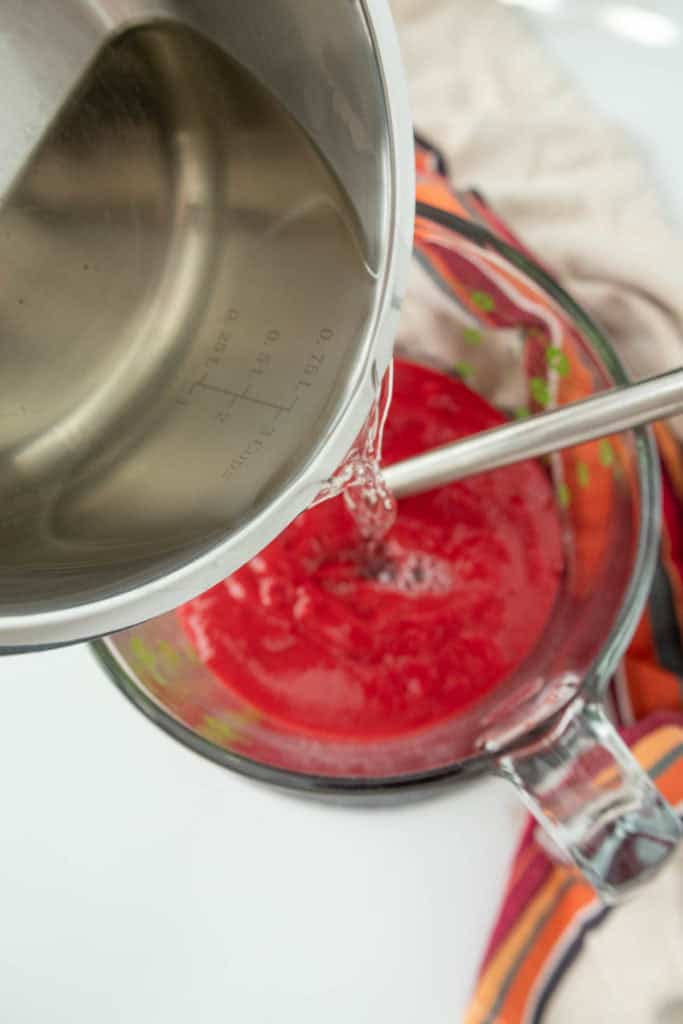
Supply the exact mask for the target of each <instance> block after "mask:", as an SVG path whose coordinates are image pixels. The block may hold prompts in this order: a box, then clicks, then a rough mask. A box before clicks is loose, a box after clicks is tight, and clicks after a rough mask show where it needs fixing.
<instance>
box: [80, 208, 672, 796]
mask: <svg viewBox="0 0 683 1024" xmlns="http://www.w3.org/2000/svg"><path fill="white" fill-rule="evenodd" d="M416 212H417V215H418V216H421V217H425V218H427V219H430V220H433V221H436V222H438V223H440V224H442V225H444V226H445V227H448V228H450V229H451V230H453V231H454V232H456V233H457V234H460V235H463V236H465V237H466V238H468V239H470V240H471V241H473V242H475V243H476V244H477V245H479V246H480V247H482V248H489V249H493V250H494V251H496V252H497V253H498V254H499V255H501V256H502V257H503V258H504V259H506V260H508V262H510V263H511V264H512V265H513V266H515V267H517V268H518V269H519V270H521V271H522V272H523V273H525V274H526V275H527V276H528V277H530V278H531V280H533V281H534V282H535V283H536V284H537V285H539V286H540V287H541V288H542V289H543V290H544V291H545V292H546V293H547V294H548V295H549V296H550V297H551V298H552V299H553V300H554V301H555V302H556V303H557V304H558V306H559V307H560V308H561V309H562V310H563V311H564V312H565V313H566V314H567V315H568V316H569V317H571V319H572V321H573V323H574V324H575V326H576V327H578V329H579V330H580V331H581V333H582V335H583V336H585V338H586V340H587V341H588V342H589V344H590V346H591V348H592V349H593V350H594V351H595V353H596V355H597V356H598V358H599V359H600V361H601V363H602V364H603V366H604V368H605V370H606V371H607V373H608V374H609V376H610V378H611V379H612V381H613V382H614V384H615V385H617V386H620V385H625V384H628V383H630V380H629V377H628V375H627V374H626V372H625V370H624V368H623V365H622V363H621V360H620V359H619V357H618V356H617V354H616V352H615V351H614V349H613V347H612V345H611V344H610V342H609V341H608V340H607V338H606V337H605V335H604V334H603V333H602V331H601V330H600V328H599V327H598V326H597V325H596V324H595V322H594V321H593V320H592V318H591V317H590V316H589V315H588V314H587V313H586V312H585V310H584V309H583V308H582V307H581V306H580V305H579V304H578V303H577V302H575V300H574V299H572V298H571V296H570V295H569V294H568V292H566V291H565V289H564V288H563V287H562V286H561V285H560V284H558V282H557V281H556V280H555V279H554V278H553V277H552V276H551V274H550V273H548V272H547V271H546V270H544V269H543V268H542V267H541V266H540V265H539V264H538V263H536V262H535V261H534V260H532V259H531V258H530V257H528V256H526V255H525V254H524V253H522V252H521V251H520V250H519V249H517V248H515V247H514V246H513V245H511V244H509V243H508V242H505V241H503V240H502V239H500V238H498V237H497V236H496V235H494V234H493V233H492V232H490V231H489V230H488V229H487V228H484V227H483V226H481V225H479V224H474V223H472V222H470V221H467V220H463V219H462V218H460V217H458V216H456V215H455V214H452V213H449V212H447V211H444V210H441V209H438V208H436V207H431V206H429V205H428V204H425V203H421V202H418V203H417V204H416ZM622 433H625V434H628V435H631V436H632V437H633V440H634V446H635V454H636V463H637V469H638V486H639V494H640V522H639V529H638V542H637V547H636V552H635V558H634V563H633V569H632V571H631V576H630V579H629V582H628V586H627V588H626V591H625V593H624V596H623V598H622V601H621V606H620V609H619V613H618V614H617V616H616V619H615V621H614V623H613V625H612V628H611V630H610V633H609V635H608V636H607V638H606V640H605V642H604V644H603V646H602V647H601V649H600V651H599V652H598V654H597V655H596V657H595V659H594V660H593V663H592V664H591V665H590V666H589V668H588V669H587V671H586V673H585V675H584V678H583V680H582V682H581V684H580V686H579V688H578V689H577V692H576V693H575V694H572V695H571V696H570V697H569V698H568V700H567V701H566V702H565V703H564V704H563V706H562V707H561V708H558V709H553V711H552V712H551V713H550V714H549V716H548V718H547V719H545V721H543V722H542V723H539V724H537V725H535V726H533V727H532V728H531V729H530V730H529V731H528V732H527V733H525V734H523V735H522V736H519V735H517V736H515V739H514V740H513V741H511V743H510V744H509V746H508V747H507V748H501V750H500V751H497V752H496V753H495V754H493V753H489V752H482V753H481V754H480V755H475V756H473V757H469V758H466V759H465V760H463V761H456V762H454V763H452V764H449V765H445V766H443V767H441V768H436V769H432V770H430V771H426V772H417V773H408V774H405V775H398V776H385V777H377V778H372V779H370V778H361V777H352V776H339V777H336V776H331V775H316V774H306V773H303V772H295V771H291V770H289V769H286V768H278V767H275V766H272V765H268V764H265V763H263V762H260V761H256V760H252V759H251V758H249V757H248V756H246V755H244V754H239V753H235V752H234V751H230V750H226V749H225V748H223V747H218V746H216V745H215V744H213V743H210V742H209V741H208V740H205V739H204V738H203V737H202V736H200V735H199V734H198V733H196V732H193V730H191V729H190V728H188V727H187V726H186V725H183V724H182V722H180V721H179V720H178V719H176V718H175V717H174V716H173V715H171V714H169V713H168V712H167V711H165V710H164V708H163V707H162V706H161V705H160V704H158V703H157V702H156V701H155V700H154V699H153V698H152V697H151V696H149V695H148V694H147V693H146V692H145V690H143V689H142V687H141V686H140V685H139V684H138V683H137V681H136V680H135V678H134V676H133V674H132V672H130V671H128V670H127V669H125V668H124V667H123V666H122V665H121V663H120V662H119V660H118V659H117V658H116V657H115V655H114V654H113V653H112V652H111V650H110V648H109V646H108V643H107V638H100V639H98V640H95V641H93V642H92V643H91V649H92V650H93V653H94V654H95V657H96V658H97V660H98V662H99V664H100V665H101V667H102V668H103V669H104V670H105V672H106V673H107V675H108V676H109V677H110V678H111V679H112V680H113V682H114V683H115V684H116V686H117V687H118V689H119V690H120V691H121V692H122V693H123V694H124V695H125V696H126V697H127V698H128V699H129V700H130V701H131V702H132V703H133V705H134V706H135V707H136V708H137V709H138V710H140V711H142V712H143V713H144V714H145V715H146V716H147V717H148V718H150V719H151V720H152V721H153V722H154V723H155V724H156V725H157V726H159V727H160V728H161V729H163V730H164V731H165V732H166V733H167V734H168V735H170V736H171V737H173V738H174V739H175V740H177V741H178V742H179V743H181V744H182V745H183V746H185V747H188V748H189V749H190V750H192V751H193V752H194V753H196V754H199V755H201V756H202V757H204V758H206V759H208V760H210V761H213V762H214V763H215V764H218V765H220V766H221V767H223V768H230V769H232V770H233V771H237V772H238V773H240V774H242V775H246V776H248V777H250V778H253V779H256V780H257V781H261V782H267V783H270V784H272V785H276V786H279V787H281V788H283V787H284V788H287V789H290V790H291V789H294V790H298V791H300V792H302V793H308V794H311V795H319V796H326V795H329V796H336V797H343V796H344V795H348V796H349V797H352V796H355V797H357V796H360V795H363V794H369V795H372V794H374V795H375V796H385V797H389V796H390V795H391V794H392V793H402V792H406V791H409V790H414V789H420V790H422V791H425V792H427V791H431V790H435V789H438V788H440V787H441V786H442V785H443V784H446V783H449V782H454V781H458V780H460V779H465V778H471V777H473V776H477V775H481V774H483V773H485V772H486V771H487V770H488V771H491V769H492V766H495V763H496V760H498V759H499V758H500V757H501V756H502V755H503V754H505V752H506V750H507V751H509V750H511V749H516V748H518V747H520V746H522V745H524V744H525V743H527V742H529V741H530V740H532V739H533V738H534V737H536V736H537V735H538V734H539V733H541V734H542V733H543V732H544V731H545V730H546V729H547V728H549V727H551V726H552V724H553V723H554V721H555V720H556V719H557V718H558V717H559V716H561V715H562V714H563V713H564V711H565V710H566V707H567V706H568V705H569V704H571V703H573V702H574V701H575V700H577V699H581V698H583V699H584V700H586V701H587V702H588V703H591V702H596V701H601V700H602V699H603V698H604V695H605V691H606V688H607V686H608V685H609V680H610V677H611V676H612V674H613V672H614V670H615V669H616V667H617V664H618V662H619V660H620V658H621V657H622V655H623V654H624V653H625V651H626V648H627V646H628V643H629V641H630V639H631V637H632V635H633V632H634V630H635V628H636V626H637V624H638V620H639V618H640V615H641V613H642V611H643V608H644V606H645V603H646V601H647V597H648V594H649V592H650V587H651V584H652V579H653V577H654V572H655V567H656V561H657V550H658V537H659V530H660V518H661V511H660V510H661V478H660V472H659V463H658V459H657V453H656V448H655V444H654V441H653V436H652V431H651V430H650V429H649V428H647V427H638V428H636V429H634V430H630V431H624V432H622Z"/></svg>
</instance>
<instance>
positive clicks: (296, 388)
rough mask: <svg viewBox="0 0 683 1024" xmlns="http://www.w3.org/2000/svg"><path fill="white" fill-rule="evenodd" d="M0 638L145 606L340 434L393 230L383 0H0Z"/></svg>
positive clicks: (387, 24)
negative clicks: (0, 97) (322, 0)
mask: <svg viewBox="0 0 683 1024" xmlns="http://www.w3.org/2000/svg"><path fill="white" fill-rule="evenodd" d="M0 80H1V81H2V87H3V95H4V97H5V102H4V104H3V110H2V112H1V113H0V133H1V135H0V137H1V139H2V146H1V147H0V197H1V199H2V205H1V206H0V265H1V266H2V268H3V271H2V275H1V277H0V317H1V321H0V381H1V382H2V405H1V407H0V647H4V648H14V649H17V648H19V649H21V648H30V647H34V646H39V645H40V646H42V645H52V644H59V643H66V642H70V641H74V640H78V639H83V638H86V637H90V636H95V635H100V634H103V633H107V632H111V631H113V630H117V629H119V628H122V627H124V626H129V625H131V624H133V623H135V622H138V621H141V620H144V619H147V618H150V617H151V616H154V615H157V614H159V613H161V612H164V611H166V610H168V609H170V608H172V607H174V606H176V605H178V604H180V603H181V602H182V601H184V600H186V599H187V598H189V597H190V596H192V595H195V594H197V593H199V592H200V591H202V590H203V589H205V588H207V587H209V586H210V585H212V584H214V583H215V582H217V581H218V580H219V579H220V578H222V577H223V576H225V575H227V574H228V573H230V572H231V571H232V570H234V569H235V568H236V567H237V566H238V565H240V564H241V563H242V562H244V561H245V560H246V559H247V558H249V557H251V556H252V555H253V554H254V553H255V552H256V551H257V550H259V549H260V548H261V547H262V546H264V545H265V544H266V543H268V542H269V541H270V540H271V539H272V538H273V537H274V536H275V535H276V534H277V533H278V532H279V531H280V530H282V529H283V528H284V527H285V526H286V525H287V523H288V522H290V521H291V520H292V519H293V517H294V516H295V515H296V514H298V513H299V512H300V511H301V510H302V509H303V508H304V507H305V506H306V505H307V504H308V503H309V502H310V501H311V500H312V498H313V497H314V496H315V494H316V493H317V491H318V490H319V489H320V487H321V485H322V484H323V482H324V481H325V480H326V479H327V478H328V477H329V476H330V474H331V473H332V472H333V471H334V469H335V468H336V466H337V465H338V464H339V462H340V461H341V460H342V458H343V456H344V455H345V453H346V451H347V450H348V448H349V447H350V445H351V443H352V441H353V439H354V437H355V435H356V433H357V432H358V430H359V429H360V427H361V425H362V422H363V419H364V417H365V416H366V415H367V412H368V410H369V407H370V404H371V401H372V399H373V396H374V390H375V387H376V384H377V382H378V380H379V379H380V378H381V376H382V374H383V371H384V369H385V367H386V365H387V363H388V360H389V358H390V353H391V346H392V340H393V335H394V331H395V327H396V317H397V312H398V307H399V304H400V299H401V289H402V283H403V278H404V272H405V270H406V267H407V260H408V255H409V252H410V244H411V237H412V216H413V181H412V144H411V132H410V119H409V116H408V110H407V103H406V99H405V92H404V85H403V79H402V75H401V69H400V62H399V56H398V50H397V46H396V41H395V38H394V34H393V28H392V25H391V20H390V16H389V11H388V7H387V4H386V0H344V2H341V0H335V2H334V3H332V2H328V3H325V4H321V3H320V0H259V2H258V3H254V2H253V0H175V2H174V0H61V2H60V3H59V4H55V3H54V0H31V2H30V3H27V2H26V0H3V3H2V5H1V6H0Z"/></svg>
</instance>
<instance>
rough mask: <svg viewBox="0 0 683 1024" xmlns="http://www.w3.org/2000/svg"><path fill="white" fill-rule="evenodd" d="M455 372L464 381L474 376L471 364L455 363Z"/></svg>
mask: <svg viewBox="0 0 683 1024" xmlns="http://www.w3.org/2000/svg"><path fill="white" fill-rule="evenodd" d="M455 372H456V373H457V375H458V376H459V377H461V378H462V379H463V380H464V381H468V380H471V379H472V377H473V376H474V367H473V366H472V364H471V363H465V362H461V363H456V364H455Z"/></svg>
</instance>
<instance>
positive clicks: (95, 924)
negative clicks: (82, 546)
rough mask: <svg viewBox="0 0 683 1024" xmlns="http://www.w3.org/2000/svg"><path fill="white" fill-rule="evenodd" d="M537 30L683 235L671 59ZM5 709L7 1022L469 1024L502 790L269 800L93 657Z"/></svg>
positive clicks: (69, 654) (19, 669) (40, 668)
mask: <svg viewBox="0 0 683 1024" xmlns="http://www.w3.org/2000/svg"><path fill="white" fill-rule="evenodd" d="M529 2H530V0H529ZM533 6H535V7H537V8H539V7H542V6H543V4H542V3H541V2H540V0H537V2H536V3H534V4H533ZM578 6H579V7H580V6H581V4H580V2H579V3H578ZM650 6H651V5H650ZM658 7H659V8H660V9H661V10H665V9H666V7H667V4H666V3H665V2H662V3H660V4H659V5H658ZM668 7H669V9H670V11H671V13H672V14H674V15H677V16H678V19H679V22H681V23H682V24H683V4H681V0H669V4H668ZM530 17H531V18H532V21H533V24H534V26H535V28H536V29H537V31H538V33H539V35H540V37H541V38H542V40H543V42H544V44H545V45H546V46H547V48H548V49H549V50H550V51H551V52H552V53H553V54H554V55H556V56H557V58H558V59H560V60H561V61H562V62H563V63H565V64H566V65H568V66H569V68H570V70H571V71H572V73H573V74H574V76H575V77H576V79H577V80H578V81H579V82H580V84H581V85H582V87H583V88H584V89H585V90H586V91H587V92H588V93H589V94H590V95H591V96H593V97H594V99H595V101H596V102H597V103H598V104H599V105H600V106H601V107H602V108H603V109H604V110H605V111H607V112H608V113H609V114H611V115H612V116H615V117H617V118H618V119H619V120H620V121H621V122H622V123H623V124H624V125H626V127H627V128H628V129H629V130H631V132H632V133H633V134H634V135H635V136H636V138H637V139H638V140H639V142H640V143H641V145H642V146H643V148H644V149H645V150H646V152H647V155H648V159H649V160H650V161H651V163H652V167H653V173H654V174H655V175H656V178H657V179H658V181H659V183H660V186H661V188H662V191H663V193H664V196H665V199H666V201H667V202H668V203H669V204H670V208H671V209H672V210H674V211H676V212H677V215H678V218H679V220H680V222H681V224H683V141H682V140H681V136H680V131H679V129H678V125H677V124H676V122H675V120H674V115H675V106H674V104H673V102H672V95H673V94H674V92H675V93H676V94H677V95H678V96H680V95H683V60H682V59H681V58H682V56H683V44H681V43H680V42H679V44H678V45H677V46H672V47H671V48H668V49H666V48H657V47H652V48H650V47H646V46H643V45H637V44H635V43H630V42H625V41H620V40H618V39H617V38H616V37H609V36H608V35H607V33H601V34H600V38H599V39H598V36H597V35H596V33H595V30H594V29H593V30H589V29H586V28H585V27H582V25H581V23H580V20H577V21H574V22H570V23H567V22H566V21H563V20H558V19H557V17H556V16H550V15H543V14H541V13H536V14H533V15H530ZM0 692H1V693H2V710H3V722H4V728H3V731H2V744H1V746H0V777H1V778H2V780H3V781H2V823H3V824H2V833H3V843H2V853H1V855H0V907H2V912H3V913H2V922H3V923H2V928H1V929H0V1018H1V1019H2V1020H3V1021H7V1022H8V1024H47V1022H49V1024H61V1022H64V1024H67V1022H68V1024H120V1022H123V1021H126V1022H130V1024H153V1022H157V1021H159V1022H161V1021H163V1022H164V1024H187V1022H192V1024H209V1022H213V1021H216V1020H223V1021H234V1022H236V1024H237V1022H238V1024H266V1022H271V1021H273V1022H274V1021H285V1022H290V1021H291V1022H296V1024H320V1022H325V1024H349V1022H353V1024H366V1022H367V1024H371V1022H372V1024H376V1022H384V1021H386V1022H391V1024H418V1022H419V1024H446V1022H447V1021H448V1022H453V1021H458V1020H459V1019H460V1018H461V1011H462V1008H463V1007H464V1005H465V1004H466V1001H467V995H468V991H469V989H470V986H471V984H472V980H473V977H474V972H475V969H476V964H477V961H478V957H479V953H480V950H481V948H482V947H483V944H484V943H485V941H486V937H487V934H488V930H489V928H490V925H491V922H492V920H493V916H494V914H495V910H496V907H497V905H498V901H499V898H500V895H501V891H502V886H503V882H504V878H505V873H506V869H507V865H508V863H509V858H510V856H511V854H512V851H513V849H514V845H515V843H516V838H517V832H518V828H519V824H520V822H521V820H522V814H521V811H520V810H519V808H518V806H517V803H516V800H515V797H514V796H513V794H511V793H509V792H508V790H507V788H506V787H505V785H504V784H503V783H500V782H495V781H488V782H484V783H480V784H478V785H475V786H472V787H470V788H468V789H464V790H458V791H451V792H449V793H447V794H445V795H444V796H442V797H440V798H437V799H432V800H430V801H425V802H421V803H419V804H413V805H410V806H404V807H401V808H395V809H386V810H370V809H348V808H334V807H329V806H321V805H318V804H315V803H312V802H307V801H304V800H301V799H298V798H296V797H293V796H289V795H286V794H282V793H279V792H275V791H272V790H269V789H267V788H265V787H262V786H259V785H257V784H255V783H250V782H248V781H245V780H243V779H241V778H237V777H235V776H232V775H231V774H229V773H227V772H224V771H222V770H220V769H218V768H216V767H214V766H213V765H211V764H209V763H206V762H204V761H202V760H201V759H200V758H198V757H196V756H194V755H193V754H191V753H189V752H187V751H185V750H184V749H182V748H181V747H179V746H177V745H176V744H175V743H174V742H173V741H172V740H170V739H168V738H167V737H166V736H165V735H163V734H162V733H161V732H159V731H158V730H157V729H156V728H155V727H154V726H152V725H151V724H150V723H149V722H148V721H147V720H146V719H144V718H142V717H141V716H140V715H139V714H138V713H137V712H136V711H134V710H133V709H132V708H131V707H130V706H129V705H128V704H127V702H126V701H125V700H123V699H122V697H121V696H120V695H119V693H118V692H117V691H116V690H115V689H114V688H113V686H112V685H110V683H109V682H108V681H107V679H106V678H105V676H104V674H103V673H102V671H101V670H100V669H99V668H98V666H97V665H96V664H95V662H94V660H93V658H92V656H91V654H90V652H89V650H88V649H87V648H85V647H79V648H71V649H68V650H62V651H59V652H54V653H49V654H41V655H31V656H23V657H10V658H6V659H3V660H2V661H0Z"/></svg>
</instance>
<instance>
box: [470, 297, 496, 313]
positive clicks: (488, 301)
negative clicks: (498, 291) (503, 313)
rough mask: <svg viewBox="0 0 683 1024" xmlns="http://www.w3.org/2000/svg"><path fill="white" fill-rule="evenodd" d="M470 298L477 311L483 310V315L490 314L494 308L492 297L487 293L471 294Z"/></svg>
mask: <svg viewBox="0 0 683 1024" xmlns="http://www.w3.org/2000/svg"><path fill="white" fill-rule="evenodd" d="M470 298H471V299H472V302H473V303H474V305H475V306H476V307H477V309H481V310H483V312H484V313H492V312H493V310H494V309H495V308H496V304H495V302H494V301H493V296H492V295H489V293H488V292H472V295H471V296H470Z"/></svg>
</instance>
